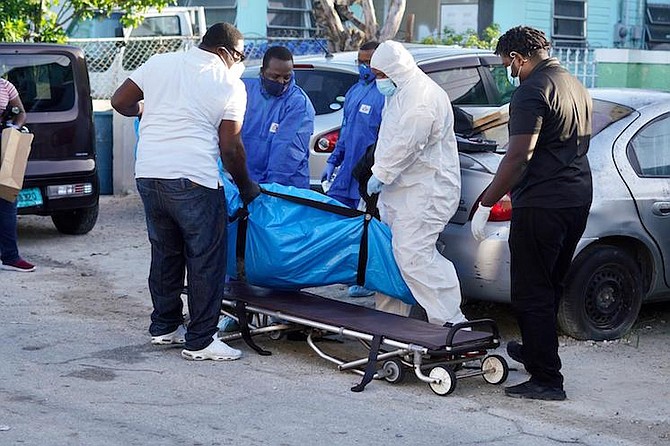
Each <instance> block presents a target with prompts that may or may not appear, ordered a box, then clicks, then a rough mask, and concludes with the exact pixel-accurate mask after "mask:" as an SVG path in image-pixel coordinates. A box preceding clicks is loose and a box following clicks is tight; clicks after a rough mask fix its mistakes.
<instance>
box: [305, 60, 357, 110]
mask: <svg viewBox="0 0 670 446" xmlns="http://www.w3.org/2000/svg"><path fill="white" fill-rule="evenodd" d="M293 73H294V76H295V82H296V83H297V84H298V85H299V86H300V87H301V88H302V89H303V90H305V93H307V96H309V99H310V100H311V101H312V105H314V110H315V111H316V114H317V115H325V114H327V113H332V112H334V111H336V110H339V109H341V108H342V107H343V106H344V95H345V94H346V92H347V90H349V88H351V86H352V85H354V84H355V83H356V82H357V81H358V75H355V74H352V73H342V72H339V71H327V70H312V69H301V68H299V67H298V66H296V67H295V69H294V71H293Z"/></svg>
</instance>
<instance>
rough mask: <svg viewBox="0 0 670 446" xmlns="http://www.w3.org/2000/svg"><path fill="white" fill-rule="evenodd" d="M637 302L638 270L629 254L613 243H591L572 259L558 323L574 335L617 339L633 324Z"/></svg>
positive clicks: (639, 292) (638, 309) (565, 330)
mask: <svg viewBox="0 0 670 446" xmlns="http://www.w3.org/2000/svg"><path fill="white" fill-rule="evenodd" d="M641 305H642V273H641V270H640V266H639V265H638V264H637V263H636V262H635V260H634V259H633V257H632V256H631V255H630V254H629V253H628V252H626V251H625V250H623V249H621V248H618V247H615V246H607V245H604V246H603V245H601V246H595V247H592V248H589V249H587V250H586V251H584V252H582V253H580V254H579V255H578V256H577V258H576V259H575V260H574V261H573V262H572V266H571V267H570V271H569V272H568V276H567V278H566V288H565V291H564V293H563V298H562V299H561V302H560V303H559V310H558V325H559V327H560V329H561V330H562V331H563V332H564V333H565V334H567V335H569V336H572V337H573V338H576V339H582V340H585V339H592V340H598V341H599V340H609V339H617V338H620V337H621V336H623V335H624V334H626V333H627V332H628V331H629V330H630V328H631V327H632V326H633V324H634V323H635V320H636V319H637V316H638V314H639V312H640V306H641Z"/></svg>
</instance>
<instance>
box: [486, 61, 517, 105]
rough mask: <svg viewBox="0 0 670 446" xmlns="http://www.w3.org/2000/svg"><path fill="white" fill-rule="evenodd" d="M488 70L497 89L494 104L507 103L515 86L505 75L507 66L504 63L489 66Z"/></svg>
mask: <svg viewBox="0 0 670 446" xmlns="http://www.w3.org/2000/svg"><path fill="white" fill-rule="evenodd" d="M489 71H490V72H491V77H493V83H494V85H495V87H496V90H497V103H496V105H504V104H507V103H508V102H509V101H510V100H511V99H512V93H514V90H516V87H515V86H514V85H512V84H511V83H510V81H509V79H508V77H507V68H505V66H504V65H495V66H490V67H489Z"/></svg>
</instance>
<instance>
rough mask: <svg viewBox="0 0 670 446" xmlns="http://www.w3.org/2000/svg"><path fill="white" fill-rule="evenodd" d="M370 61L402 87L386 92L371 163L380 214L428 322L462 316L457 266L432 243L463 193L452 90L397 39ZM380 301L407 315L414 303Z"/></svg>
mask: <svg viewBox="0 0 670 446" xmlns="http://www.w3.org/2000/svg"><path fill="white" fill-rule="evenodd" d="M371 66H372V68H375V69H377V70H380V71H383V72H384V74H386V75H387V76H388V77H389V78H390V79H391V80H392V81H393V82H394V83H395V84H396V86H397V89H396V91H395V93H394V94H393V95H392V96H388V97H387V98H386V105H385V107H384V112H383V114H382V122H381V127H380V130H379V138H378V140H377V148H376V151H375V163H374V165H373V166H372V173H373V174H374V175H375V176H376V177H377V178H378V179H379V180H380V181H381V182H382V183H383V184H384V186H383V187H382V190H381V192H380V194H379V202H378V207H379V212H380V216H381V220H382V221H383V222H384V223H386V224H388V225H389V226H390V228H391V233H392V236H393V255H394V257H395V260H396V262H397V264H398V267H399V268H400V272H401V274H402V277H403V279H404V280H405V282H406V283H407V286H408V287H409V289H410V291H412V295H413V296H414V298H415V299H416V300H417V302H418V303H419V304H420V305H421V306H422V307H423V308H424V309H425V310H426V314H427V315H428V320H429V322H431V323H434V324H440V325H443V324H444V323H445V322H450V323H458V322H464V321H466V319H465V317H464V316H463V313H462V312H461V308H460V305H461V290H460V284H459V282H458V276H457V275H456V269H455V268H454V265H453V263H451V262H450V261H449V260H447V259H446V258H444V257H443V256H442V255H441V254H440V253H439V252H438V251H437V248H436V246H435V242H436V241H437V238H438V236H439V234H440V232H441V231H442V230H443V229H444V227H445V225H446V224H447V222H448V221H449V219H450V218H451V217H452V216H453V215H454V213H455V212H456V208H457V206H458V202H459V200H460V196H461V174H460V163H459V159H458V148H457V146H456V137H455V135H454V115H453V111H452V109H451V103H450V101H449V96H448V95H447V93H446V92H445V91H444V90H442V88H440V87H439V86H438V85H437V84H436V83H435V82H433V81H432V80H431V79H430V78H429V77H428V76H427V75H426V74H425V73H424V72H423V71H421V70H420V69H419V68H418V67H417V65H416V63H415V62H414V59H413V58H412V56H411V54H409V52H408V51H407V50H406V49H405V48H404V47H403V46H402V44H400V43H398V42H394V41H386V42H383V43H382V44H381V45H380V46H379V47H378V48H377V49H376V50H375V52H374V54H373V56H372V61H371ZM376 307H377V309H379V310H382V311H387V312H390V313H395V314H401V315H404V316H408V315H409V312H410V309H411V306H409V305H407V304H405V303H403V302H401V301H400V300H397V299H393V298H390V297H388V296H384V295H380V293H377V297H376Z"/></svg>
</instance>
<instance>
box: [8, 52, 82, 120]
mask: <svg viewBox="0 0 670 446" xmlns="http://www.w3.org/2000/svg"><path fill="white" fill-rule="evenodd" d="M0 76H2V77H3V78H5V79H7V80H8V81H9V82H11V83H12V84H14V86H15V87H16V89H17V90H18V92H19V96H20V98H21V102H23V106H24V107H25V108H26V111H28V112H31V113H35V112H60V111H67V110H71V109H72V108H73V107H74V100H75V86H74V78H73V74H72V63H71V61H70V58H69V57H67V56H59V55H51V54H35V55H26V54H17V55H3V56H2V58H1V59H0Z"/></svg>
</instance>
